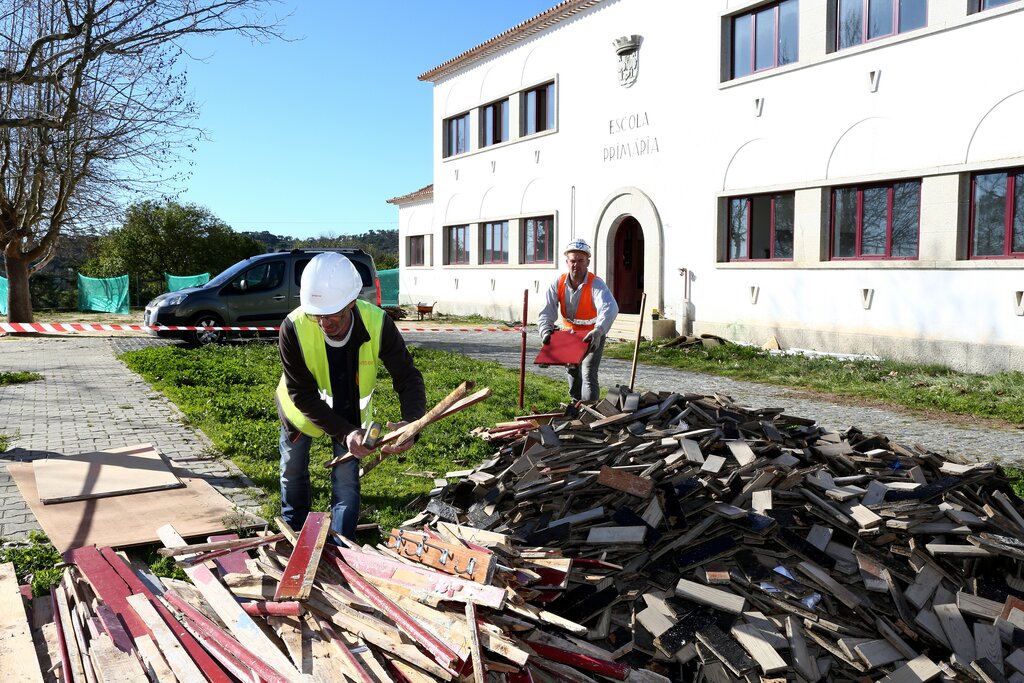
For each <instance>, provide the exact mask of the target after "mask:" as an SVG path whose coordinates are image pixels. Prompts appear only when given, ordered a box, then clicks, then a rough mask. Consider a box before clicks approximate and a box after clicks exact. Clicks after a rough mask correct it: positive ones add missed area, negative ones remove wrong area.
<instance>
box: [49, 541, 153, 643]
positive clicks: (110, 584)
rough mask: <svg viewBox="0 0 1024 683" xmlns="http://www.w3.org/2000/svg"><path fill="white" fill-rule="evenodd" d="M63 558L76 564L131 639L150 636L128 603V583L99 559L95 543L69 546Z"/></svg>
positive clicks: (146, 627)
mask: <svg viewBox="0 0 1024 683" xmlns="http://www.w3.org/2000/svg"><path fill="white" fill-rule="evenodd" d="M64 561H65V562H70V563H71V564H74V565H76V566H77V567H78V569H79V571H81V572H82V575H83V576H85V578H86V579H87V580H88V581H89V584H90V585H91V586H92V589H93V591H94V592H95V593H96V595H97V596H98V597H99V599H100V600H102V601H103V602H104V603H105V604H106V605H107V606H108V607H110V609H112V610H114V611H115V612H116V613H117V615H118V616H119V617H120V619H121V621H123V622H124V625H125V626H126V627H127V628H128V632H129V633H131V634H132V637H133V638H138V637H139V636H149V637H150V638H152V637H153V634H152V632H150V630H149V627H148V626H146V624H145V623H144V622H143V621H142V619H140V618H139V615H138V614H136V613H135V610H133V609H132V608H131V605H129V604H128V596H129V595H131V594H132V591H131V590H130V589H129V588H128V584H126V583H125V582H124V579H122V578H121V577H120V576H119V575H118V574H117V572H115V571H114V569H113V568H112V567H111V566H110V564H109V563H108V562H107V560H106V559H104V558H103V556H102V555H101V554H100V551H99V550H98V549H97V548H96V546H87V547H84V548H73V549H71V550H69V551H67V552H66V553H64Z"/></svg>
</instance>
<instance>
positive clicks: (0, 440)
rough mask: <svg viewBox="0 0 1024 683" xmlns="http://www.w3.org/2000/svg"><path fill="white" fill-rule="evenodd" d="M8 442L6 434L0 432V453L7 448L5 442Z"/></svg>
mask: <svg viewBox="0 0 1024 683" xmlns="http://www.w3.org/2000/svg"><path fill="white" fill-rule="evenodd" d="M8 443H9V441H8V437H7V435H6V434H0V453H3V452H4V451H6V450H7V444H8Z"/></svg>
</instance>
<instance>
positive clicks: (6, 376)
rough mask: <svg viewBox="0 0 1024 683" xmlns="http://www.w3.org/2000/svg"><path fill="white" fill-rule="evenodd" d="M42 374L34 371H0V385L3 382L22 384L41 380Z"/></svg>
mask: <svg viewBox="0 0 1024 683" xmlns="http://www.w3.org/2000/svg"><path fill="white" fill-rule="evenodd" d="M42 378H43V376H42V375H40V374H37V373H35V372H0V386H2V385H4V384H24V383H25V382H35V381H37V380H41V379H42Z"/></svg>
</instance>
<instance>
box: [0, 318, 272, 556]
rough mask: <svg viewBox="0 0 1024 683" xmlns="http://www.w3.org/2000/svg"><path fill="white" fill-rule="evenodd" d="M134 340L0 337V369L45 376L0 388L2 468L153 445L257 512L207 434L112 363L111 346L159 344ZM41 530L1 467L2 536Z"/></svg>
mask: <svg viewBox="0 0 1024 683" xmlns="http://www.w3.org/2000/svg"><path fill="white" fill-rule="evenodd" d="M135 339H136V341H128V338H123V339H122V338H117V337H113V338H106V337H95V336H81V335H70V334H69V335H64V336H36V337H16V338H4V339H0V370H3V371H30V372H37V373H39V374H40V375H42V376H43V380H42V381H38V382H26V383H24V384H13V385H7V386H0V433H3V434H5V435H7V437H8V450H7V451H5V452H4V453H2V454H0V463H3V462H7V461H18V462H24V461H30V460H34V459H37V458H44V457H47V456H49V455H51V454H58V455H66V454H72V453H86V452H90V451H98V450H105V449H108V448H118V447H121V446H129V445H132V444H139V443H152V444H153V445H154V446H155V447H156V448H157V449H158V450H159V451H160V452H161V453H163V454H164V455H166V456H167V457H169V458H171V459H172V460H174V461H175V462H177V463H178V464H180V465H181V466H182V467H184V468H186V469H188V470H189V471H190V472H191V473H192V474H193V475H197V476H201V477H203V478H205V479H206V480H207V481H209V482H210V484H212V485H213V486H214V487H216V488H217V489H218V490H219V491H220V492H221V493H222V494H223V495H224V496H225V497H227V498H228V499H229V500H230V501H231V502H232V503H233V504H235V505H237V506H238V507H239V508H241V509H244V510H247V511H249V512H253V513H258V507H259V502H260V497H261V492H260V491H259V490H257V489H255V488H253V487H252V484H251V482H249V481H248V479H247V478H246V477H245V476H244V475H243V474H242V473H241V471H240V470H239V469H238V468H237V467H236V466H235V465H234V463H232V462H231V461H229V460H226V459H224V458H219V457H217V456H215V455H214V453H213V451H212V448H211V446H210V442H209V440H208V439H207V438H206V436H205V435H204V434H203V433H202V432H200V431H198V430H196V429H193V428H192V427H190V426H189V425H187V424H185V421H184V419H183V416H182V414H181V412H180V411H179V410H178V409H177V408H176V407H175V406H174V404H172V403H171V402H170V401H168V400H167V399H166V398H164V397H163V395H162V394H159V393H157V392H156V391H154V390H153V389H151V388H150V386H149V385H148V384H147V383H146V382H145V381H143V380H142V378H140V377H139V376H138V375H136V374H135V373H134V372H131V371H130V370H128V368H127V367H125V365H124V364H123V363H121V361H119V360H117V358H116V357H115V349H114V348H113V346H114V345H115V344H117V345H123V346H132V345H136V346H137V345H142V344H151V343H154V342H155V343H162V342H156V340H152V341H150V340H149V339H147V338H144V337H140V338H135ZM39 528H40V527H39V524H38V523H37V522H36V520H35V517H34V516H33V515H32V512H31V510H29V508H28V505H27V504H26V503H25V500H24V498H22V496H21V493H20V492H19V491H18V487H17V485H16V484H15V483H14V480H13V479H12V478H11V476H10V475H9V474H8V473H7V468H6V467H4V466H0V538H20V537H23V536H24V535H26V534H27V533H28V532H29V531H32V530H38V529H39Z"/></svg>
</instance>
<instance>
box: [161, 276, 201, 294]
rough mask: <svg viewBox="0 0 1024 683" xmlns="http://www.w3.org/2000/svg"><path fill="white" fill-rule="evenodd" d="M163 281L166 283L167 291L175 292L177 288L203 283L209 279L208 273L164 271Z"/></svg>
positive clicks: (196, 285)
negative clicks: (183, 273)
mask: <svg viewBox="0 0 1024 683" xmlns="http://www.w3.org/2000/svg"><path fill="white" fill-rule="evenodd" d="M164 281H165V282H166V283H167V291H168V292H177V291H178V290H179V289H185V288H187V287H198V286H199V285H205V284H206V283H207V282H209V281H210V274H209V273H200V274H199V275H171V274H170V273H164Z"/></svg>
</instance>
